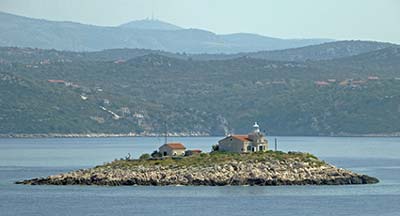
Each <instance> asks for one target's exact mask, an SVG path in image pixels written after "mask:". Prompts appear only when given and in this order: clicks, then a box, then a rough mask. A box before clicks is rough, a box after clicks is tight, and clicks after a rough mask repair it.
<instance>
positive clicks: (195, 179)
mask: <svg viewBox="0 0 400 216" xmlns="http://www.w3.org/2000/svg"><path fill="white" fill-rule="evenodd" d="M378 182H379V180H378V179H376V178H374V177H370V176H367V175H361V174H357V173H354V172H351V171H349V170H345V169H341V168H336V167H335V166H332V165H330V164H327V163H326V162H324V161H321V160H319V159H318V158H316V157H315V156H313V155H311V154H308V153H298V152H289V153H283V152H272V151H269V152H264V153H252V154H233V153H210V154H205V153H202V154H199V155H193V156H190V157H184V158H170V157H169V158H160V159H142V160H115V161H113V162H111V163H107V164H104V165H101V166H97V167H94V168H90V169H81V170H77V171H73V172H69V173H65V174H58V175H53V176H49V177H45V178H35V179H30V180H24V181H20V182H16V183H17V184H29V185H107V186H119V185H154V186H163V185H207V186H224V185H259V186H268V185H271V186H272V185H344V184H373V183H378Z"/></svg>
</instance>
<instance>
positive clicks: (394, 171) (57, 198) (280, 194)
mask: <svg viewBox="0 0 400 216" xmlns="http://www.w3.org/2000/svg"><path fill="white" fill-rule="evenodd" d="M274 138H275V137H270V143H271V144H272V145H271V146H270V147H272V148H274V144H273V140H274ZM219 139H220V137H196V138H194V137H187V138H170V141H176V142H182V143H184V144H185V145H186V146H187V147H188V148H190V149H201V150H203V151H209V150H210V149H211V145H212V144H215V143H217V141H218V140H219ZM277 140H278V146H277V147H278V150H282V151H303V152H311V153H313V154H315V155H316V156H318V157H319V158H321V159H323V160H325V161H327V162H329V163H331V164H334V165H336V166H338V167H342V168H346V169H350V170H352V171H355V172H359V173H363V174H367V175H371V176H374V177H377V178H379V179H380V183H378V184H374V185H346V186H279V187H273V186H270V187H260V186H255V187H249V186H226V187H208V186H197V187H190V186H189V187H186V186H167V187H154V186H149V187H146V186H124V187H108V186H29V185H16V184H14V182H15V181H19V180H23V179H28V178H35V177H44V176H48V175H52V174H58V173H62V172H68V171H72V170H75V169H80V168H88V167H92V166H95V165H99V164H103V163H104V162H109V161H112V160H114V159H118V158H122V157H126V156H127V155H128V153H129V154H130V155H131V156H132V157H139V156H140V155H141V154H143V153H151V152H152V151H154V150H156V149H157V148H158V146H159V145H161V144H162V142H163V139H160V138H132V137H126V138H57V139H56V138H46V139H0V216H8V215H49V216H50V215H51V216H56V215H230V216H231V215H352V216H354V215H400V138H354V137H352V138H347V137H340V138H336V137H335V138H333V137H277Z"/></svg>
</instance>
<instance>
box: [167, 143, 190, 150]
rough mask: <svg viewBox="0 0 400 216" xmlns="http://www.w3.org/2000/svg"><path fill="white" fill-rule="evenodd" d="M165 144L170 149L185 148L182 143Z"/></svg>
mask: <svg viewBox="0 0 400 216" xmlns="http://www.w3.org/2000/svg"><path fill="white" fill-rule="evenodd" d="M166 145H167V146H168V147H170V148H172V149H186V147H185V146H184V145H183V144H182V143H167V144H166Z"/></svg>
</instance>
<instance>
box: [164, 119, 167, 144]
mask: <svg viewBox="0 0 400 216" xmlns="http://www.w3.org/2000/svg"><path fill="white" fill-rule="evenodd" d="M164 140H165V144H167V143H168V125H167V122H165V137H164Z"/></svg>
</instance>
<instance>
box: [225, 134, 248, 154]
mask: <svg viewBox="0 0 400 216" xmlns="http://www.w3.org/2000/svg"><path fill="white" fill-rule="evenodd" d="M218 145H219V151H226V152H237V153H241V152H246V148H247V142H243V141H240V140H238V139H235V138H232V137H227V138H225V139H223V140H220V141H219V142H218Z"/></svg>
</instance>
